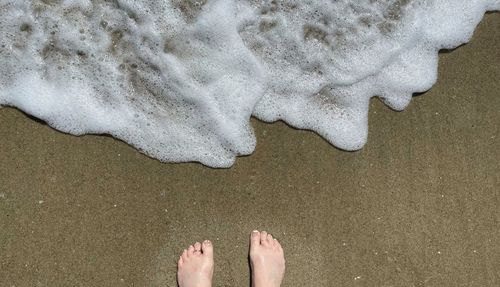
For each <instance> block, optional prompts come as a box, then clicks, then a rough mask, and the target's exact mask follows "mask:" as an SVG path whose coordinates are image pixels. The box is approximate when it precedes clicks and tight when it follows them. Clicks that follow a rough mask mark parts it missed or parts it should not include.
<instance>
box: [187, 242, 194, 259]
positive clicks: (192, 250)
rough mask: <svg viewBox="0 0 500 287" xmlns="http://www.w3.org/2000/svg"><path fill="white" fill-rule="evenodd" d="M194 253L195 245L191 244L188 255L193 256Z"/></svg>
mask: <svg viewBox="0 0 500 287" xmlns="http://www.w3.org/2000/svg"><path fill="white" fill-rule="evenodd" d="M193 253H194V246H193V245H191V246H189V248H188V257H189V256H192V255H193Z"/></svg>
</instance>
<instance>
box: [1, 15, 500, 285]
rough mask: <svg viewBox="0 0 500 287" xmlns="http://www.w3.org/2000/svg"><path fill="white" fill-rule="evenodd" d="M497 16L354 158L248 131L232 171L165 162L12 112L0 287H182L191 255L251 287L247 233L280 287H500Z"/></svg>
mask: <svg viewBox="0 0 500 287" xmlns="http://www.w3.org/2000/svg"><path fill="white" fill-rule="evenodd" d="M499 64H500V14H499V13H488V14H487V15H486V16H485V18H484V19H483V21H482V22H481V23H480V24H479V26H478V28H477V30H476V31H475V34H474V37H473V39H472V40H471V42H470V43H469V44H466V45H464V46H462V47H459V48H458V49H456V50H453V51H447V52H444V53H441V54H440V65H439V78H438V83H437V84H436V85H435V86H434V87H433V88H432V89H431V90H430V91H429V92H427V93H425V94H423V95H418V96H415V97H414V98H413V101H412V103H411V104H410V106H409V107H408V108H407V109H406V110H405V111H403V112H394V111H391V110H390V109H389V108H387V107H386V106H384V105H383V104H382V103H381V102H380V101H379V100H378V99H373V100H372V101H371V107H370V115H369V123H370V124H369V125H370V126H369V138H368V143H367V144H366V146H365V147H364V148H363V149H362V150H360V151H358V152H346V151H342V150H339V149H336V148H334V147H332V146H331V145H330V144H328V143H327V142H326V141H325V140H323V139H322V138H321V137H319V136H318V135H316V134H314V133H312V132H309V131H298V130H295V129H293V128H291V127H289V126H287V125H285V124H284V123H281V122H278V123H275V124H268V123H263V122H260V121H257V120H255V119H254V120H252V125H253V127H254V129H255V133H256V135H257V148H256V151H255V152H254V154H253V155H251V156H246V157H240V158H238V159H237V162H236V164H235V165H234V166H233V167H232V168H229V169H211V168H208V167H205V166H203V165H201V164H197V163H183V164H164V163H161V162H159V161H157V160H154V159H151V158H149V157H147V156H145V155H143V154H141V153H140V152H138V151H137V150H135V149H134V148H132V147H130V146H128V145H127V144H125V143H123V142H121V141H118V140H115V139H113V138H112V137H109V136H98V135H87V136H80V137H76V136H71V135H67V134H63V133H61V132H58V131H56V130H54V129H52V128H50V127H49V126H47V125H45V124H44V123H43V122H41V121H38V120H35V119H33V118H31V117H29V116H27V115H26V114H24V113H22V112H20V111H18V110H16V109H12V108H2V109H0V147H1V148H0V159H1V161H0V282H1V284H0V285H1V286H176V282H175V271H176V261H177V259H178V256H179V254H180V253H181V251H182V250H183V249H184V248H186V247H187V246H188V245H189V244H192V243H194V242H195V241H201V240H204V239H211V240H212V241H213V242H214V246H215V249H216V250H215V264H216V269H215V278H214V280H215V281H214V286H248V285H249V266H248V259H247V254H248V234H249V232H250V231H251V230H253V229H259V230H266V231H268V232H270V233H272V234H273V235H274V236H275V237H277V238H278V239H279V240H280V241H281V242H282V244H283V246H284V249H285V256H286V259H287V272H286V275H285V281H284V284H283V286H285V287H286V286H311V287H315V286H325V287H326V286H439V287H445V286H450V287H451V286H478V287H486V286H492V287H493V286H499V285H500V258H499V257H498V254H500V192H499V190H500V188H499V185H500V165H499V164H498V163H499V162H500V149H499V146H500V130H499V127H498V125H499V123H500V96H499V95H500V82H499V81H498V79H499V78H500V65H499Z"/></svg>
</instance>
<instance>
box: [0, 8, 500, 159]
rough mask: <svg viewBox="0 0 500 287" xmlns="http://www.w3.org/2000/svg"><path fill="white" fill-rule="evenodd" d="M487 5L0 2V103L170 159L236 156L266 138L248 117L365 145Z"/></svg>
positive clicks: (425, 82)
mask: <svg viewBox="0 0 500 287" xmlns="http://www.w3.org/2000/svg"><path fill="white" fill-rule="evenodd" d="M489 10H500V0H379V1H375V0H357V1H347V0H336V1H335V0H329V1H326V0H302V1H294V0H289V1H278V0H272V1H271V0H262V1H256V0H246V1H244V0H241V1H238V0H184V1H183V0H149V1H148V0H137V1H133V0H93V1H90V0H39V1H37V0H32V1H24V0H0V64H1V65H0V106H13V107H17V108H19V109H21V110H23V111H25V112H26V113H29V114H31V115H33V116H35V117H38V118H40V119H42V120H44V121H46V122H47V123H48V124H49V125H50V126H52V127H54V128H55V129H58V130H61V131H63V132H67V133H71V134H75V135H81V134H89V133H92V134H110V135H112V136H114V137H116V138H119V139H121V140H124V141H125V142H127V143H129V144H131V145H133V146H134V147H136V148H137V149H139V150H141V151H142V152H144V153H146V154H147V155H149V156H151V157H154V158H157V159H159V160H161V161H165V162H185V161H198V162H201V163H203V164H205V165H208V166H212V167H229V166H231V165H232V164H233V163H234V160H235V157H236V156H239V155H247V154H251V153H252V152H253V150H254V148H255V145H256V140H255V136H254V134H253V131H252V127H251V126H250V123H249V120H250V117H251V116H255V117H257V118H259V119H261V120H264V121H268V122H272V121H277V120H283V121H286V122H287V123H289V124H290V125H292V126H294V127H297V128H301V129H309V130H313V131H315V132H317V133H318V134H320V135H321V136H323V137H324V138H325V139H327V140H328V141H329V142H330V143H332V144H333V145H335V146H337V147H339V148H342V149H345V150H357V149H360V148H362V147H363V145H365V144H366V140H367V130H368V104H369V100H370V98H372V97H380V98H381V99H382V100H383V101H384V102H385V103H386V104H387V105H388V106H390V107H391V108H393V109H395V110H402V109H404V108H405V107H406V106H407V105H408V104H409V102H410V100H411V98H412V94H413V93H417V92H423V91H426V90H428V89H430V88H431V87H432V85H433V84H434V83H435V82H436V78H437V65H438V51H439V50H440V49H452V48H455V47H457V46H459V45H461V44H463V43H466V42H467V41H469V40H470V38H471V36H472V33H473V31H474V28H475V27H476V25H477V24H478V23H479V21H480V20H481V18H482V17H483V15H484V13H485V12H486V11H489Z"/></svg>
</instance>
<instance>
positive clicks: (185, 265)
mask: <svg viewBox="0 0 500 287" xmlns="http://www.w3.org/2000/svg"><path fill="white" fill-rule="evenodd" d="M213 273H214V253H213V246H212V243H211V242H210V241H209V240H205V241H204V242H203V243H199V242H196V243H195V244H194V245H191V246H189V248H188V249H186V250H184V252H183V253H182V255H181V256H180V258H179V262H178V264H177V282H178V283H179V287H211V286H212V277H213Z"/></svg>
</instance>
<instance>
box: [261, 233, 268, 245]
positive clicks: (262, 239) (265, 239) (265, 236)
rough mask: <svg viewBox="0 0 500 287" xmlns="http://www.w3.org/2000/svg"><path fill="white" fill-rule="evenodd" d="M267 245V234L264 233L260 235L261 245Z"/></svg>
mask: <svg viewBox="0 0 500 287" xmlns="http://www.w3.org/2000/svg"><path fill="white" fill-rule="evenodd" d="M266 243H267V232H265V231H262V232H261V233H260V244H266Z"/></svg>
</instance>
